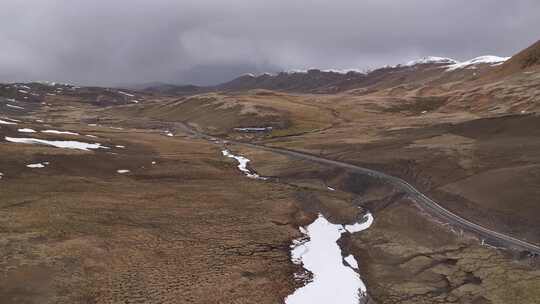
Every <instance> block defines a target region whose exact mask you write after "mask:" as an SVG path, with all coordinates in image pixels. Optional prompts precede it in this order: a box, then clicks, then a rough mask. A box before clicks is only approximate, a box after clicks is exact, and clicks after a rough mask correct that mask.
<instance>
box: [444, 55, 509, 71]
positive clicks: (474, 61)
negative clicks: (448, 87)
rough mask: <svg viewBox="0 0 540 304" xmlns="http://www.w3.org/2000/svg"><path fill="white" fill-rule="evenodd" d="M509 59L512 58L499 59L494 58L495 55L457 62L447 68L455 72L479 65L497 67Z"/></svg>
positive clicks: (497, 57)
mask: <svg viewBox="0 0 540 304" xmlns="http://www.w3.org/2000/svg"><path fill="white" fill-rule="evenodd" d="M508 59H510V57H499V56H493V55H487V56H480V57H476V58H473V59H471V60H467V61H463V62H457V63H455V64H452V65H451V66H449V67H448V68H447V70H448V71H454V70H457V69H462V68H466V67H469V66H473V65H477V64H490V65H491V66H495V65H499V64H502V63H504V62H505V61H506V60H508Z"/></svg>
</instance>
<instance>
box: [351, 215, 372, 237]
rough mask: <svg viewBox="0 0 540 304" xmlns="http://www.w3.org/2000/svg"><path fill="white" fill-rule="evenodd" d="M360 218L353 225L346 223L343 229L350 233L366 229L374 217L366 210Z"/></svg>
mask: <svg viewBox="0 0 540 304" xmlns="http://www.w3.org/2000/svg"><path fill="white" fill-rule="evenodd" d="M362 220H363V221H362V222H361V223H356V224H353V225H346V226H345V230H347V231H349V232H350V233H355V232H360V231H362V230H366V229H368V228H369V227H370V226H371V224H373V221H374V220H375V219H374V218H373V215H371V213H369V212H368V213H366V214H364V217H363V218H362Z"/></svg>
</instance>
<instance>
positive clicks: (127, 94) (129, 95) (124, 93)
mask: <svg viewBox="0 0 540 304" xmlns="http://www.w3.org/2000/svg"><path fill="white" fill-rule="evenodd" d="M118 93H120V94H122V95H125V96H128V97H135V95H133V94H129V93H126V92H122V91H118Z"/></svg>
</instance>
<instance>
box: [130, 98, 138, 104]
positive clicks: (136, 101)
mask: <svg viewBox="0 0 540 304" xmlns="http://www.w3.org/2000/svg"><path fill="white" fill-rule="evenodd" d="M131 102H133V103H139V101H138V100H135V99H133V100H131Z"/></svg>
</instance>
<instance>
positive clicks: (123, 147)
mask: <svg viewBox="0 0 540 304" xmlns="http://www.w3.org/2000/svg"><path fill="white" fill-rule="evenodd" d="M115 147H117V148H120V149H125V148H126V146H122V145H116V146H115Z"/></svg>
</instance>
